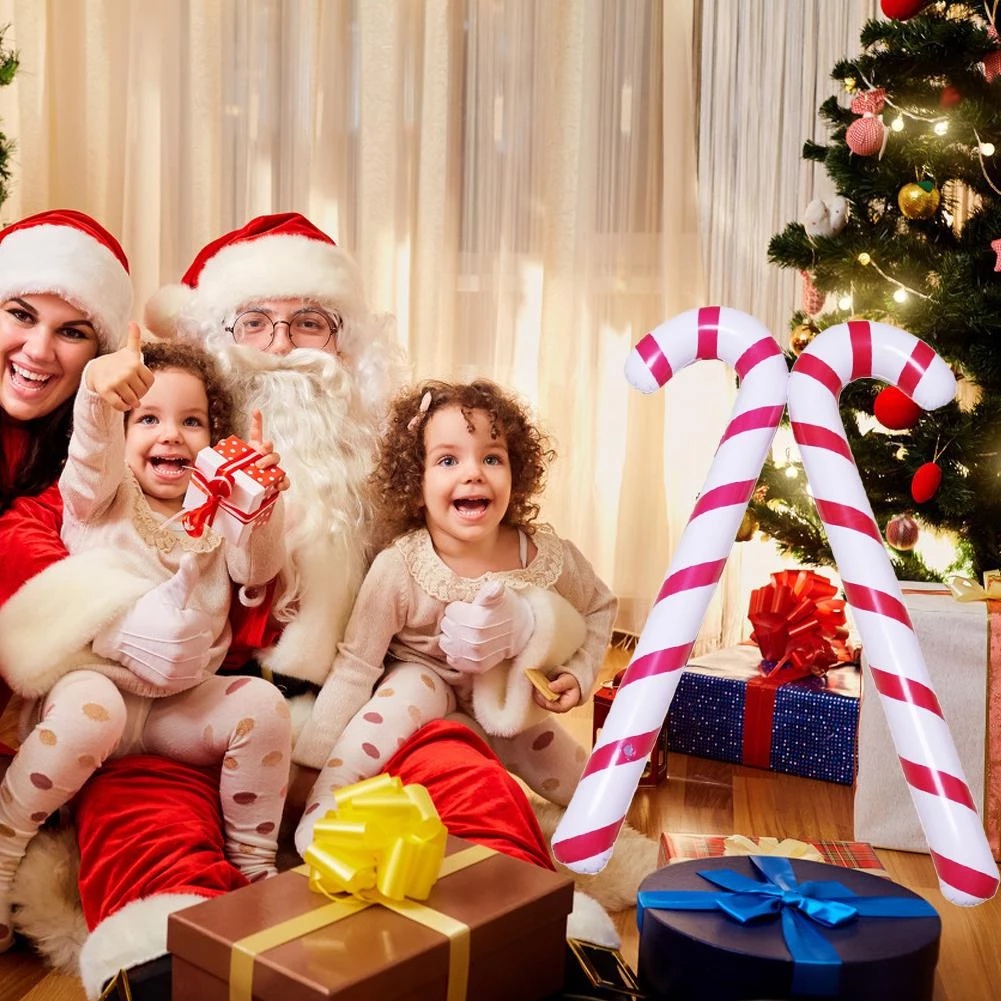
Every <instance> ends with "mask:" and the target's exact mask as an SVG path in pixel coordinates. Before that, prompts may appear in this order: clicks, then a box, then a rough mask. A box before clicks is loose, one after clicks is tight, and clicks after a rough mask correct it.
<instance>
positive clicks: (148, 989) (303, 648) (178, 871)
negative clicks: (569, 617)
mask: <svg viewBox="0 0 1001 1001" xmlns="http://www.w3.org/2000/svg"><path fill="white" fill-rule="evenodd" d="M146 323H147V325H148V326H149V327H150V329H151V330H152V331H153V332H154V333H155V334H157V335H158V336H161V337H180V338H188V339H194V340H197V341H199V342H201V343H203V344H204V345H205V346H206V347H208V348H209V349H210V350H211V351H213V353H214V354H215V355H216V356H217V358H218V359H219V361H220V365H221V367H222V369H223V371H224V373H225V374H227V375H228V376H229V377H230V379H231V380H232V383H233V385H234V388H235V389H236V391H237V396H238V399H239V401H240V402H241V403H242V405H243V410H244V412H245V413H249V412H250V410H251V409H253V408H257V409H260V410H261V411H262V413H263V414H264V418H265V421H266V423H267V425H268V428H269V436H271V437H273V438H274V441H275V445H276V447H277V448H278V449H279V450H280V452H281V454H282V461H283V466H284V467H285V469H286V470H287V472H288V474H289V478H290V480H291V482H292V484H293V487H292V489H291V490H290V491H289V492H288V493H287V494H286V498H287V519H286V522H287V524H288V525H289V526H290V530H289V532H288V534H287V539H286V543H287V547H288V551H289V559H288V561H287V563H286V568H285V570H284V571H283V573H282V574H281V575H280V576H279V578H278V579H277V580H276V581H275V582H274V584H273V586H272V587H271V588H270V589H269V592H268V594H267V595H266V596H264V600H261V601H260V602H259V603H254V602H252V603H251V605H250V606H249V607H247V606H246V605H243V606H239V607H240V608H241V613H240V615H239V616H238V617H237V619H236V621H234V633H235V637H236V642H235V643H234V652H233V656H232V657H231V658H230V663H231V666H233V667H237V668H242V669H246V668H248V667H249V669H251V670H258V671H260V672H261V673H262V674H263V675H264V676H265V677H269V678H271V679H273V680H274V681H275V682H276V684H278V685H279V686H280V687H282V688H283V689H284V690H285V691H286V693H287V694H289V695H290V696H296V695H298V694H300V693H302V692H306V691H308V690H309V688H310V686H313V685H319V684H320V683H322V681H323V680H324V679H325V677H326V674H327V672H328V671H329V668H330V665H331V664H332V662H333V658H334V654H335V651H336V645H337V642H338V640H339V639H340V636H341V633H342V631H343V627H344V624H345V622H346V619H347V616H348V614H349V612H350V609H351V605H352V603H353V601H354V597H355V594H356V592H357V588H358V585H359V583H360V580H361V576H362V574H363V572H364V569H365V566H366V563H367V560H368V558H369V556H370V555H371V554H370V553H369V552H368V532H367V526H368V508H367V505H366V502H365V491H364V483H365V480H366V477H367V475H368V472H369V469H370V464H371V462H372V458H373V456H374V452H375V449H374V445H375V437H376V433H377V429H378V421H379V417H380V415H381V412H382V407H383V405H384V403H385V402H386V400H387V399H388V395H389V393H390V391H391V389H392V388H393V387H394V384H395V383H396V381H397V380H398V377H399V375H400V374H401V370H402V366H401V363H400V362H401V360H400V356H399V352H398V350H397V349H396V348H395V346H394V343H393V339H392V336H391V325H390V324H389V323H388V321H387V320H386V319H384V318H379V317H374V316H373V315H372V314H371V313H370V312H369V311H368V309H367V307H366V305H365V300H364V296H363V294H362V289H361V283H360V280H359V274H358V269H357V266H356V265H355V263H354V262H353V261H352V259H351V258H350V257H349V256H348V255H347V254H346V253H345V252H344V251H343V250H342V249H341V248H339V247H337V246H336V244H335V243H334V241H333V240H331V239H330V237H329V236H327V235H326V234H325V233H323V232H322V231H321V230H319V229H318V228H317V227H315V226H314V225H313V224H312V223H310V222H309V220H307V219H305V218H304V217H303V216H301V215H298V214H295V213H287V214H281V215H272V216H263V217H260V218H258V219H254V220H252V221H251V222H249V223H248V224H247V225H246V226H244V227H242V228H241V229H238V230H236V231H234V232H232V233H227V234H225V235H224V236H222V237H220V238H219V239H218V240H215V241H213V242H212V243H210V244H209V245H208V246H207V247H205V248H204V249H203V250H202V251H201V252H200V253H199V254H198V256H197V257H196V259H195V261H194V262H193V264H192V266H191V267H190V268H189V269H188V271H187V272H186V274H185V275H184V277H183V278H182V280H181V282H180V283H179V284H177V285H171V286H167V287H166V288H164V289H161V290H160V291H159V292H158V293H157V294H156V295H155V296H154V297H153V299H152V300H151V301H150V303H149V304H148V307H147V311H146ZM53 569H54V568H53ZM51 572H52V571H51V570H50V571H46V572H45V573H43V574H42V575H41V576H40V577H39V578H37V579H36V580H33V581H31V582H29V584H28V585H27V586H26V587H24V588H23V589H22V590H21V592H20V593H19V594H18V595H17V596H16V598H15V599H14V600H13V601H10V602H8V603H7V604H6V606H5V607H3V608H2V609H0V634H2V633H3V631H4V630H5V629H8V628H9V629H11V630H15V629H16V623H17V621H18V618H19V614H18V611H17V609H18V605H19V604H22V605H23V607H27V605H25V604H24V603H37V602H38V601H42V600H45V598H44V596H45V594H46V578H47V576H48V575H49V574H50V573H51ZM234 604H235V605H236V604H237V603H234ZM571 612H572V610H571ZM561 614H564V610H561V609H560V608H559V607H556V606H554V608H553V609H552V611H551V614H550V615H549V616H548V617H545V616H544V617H542V621H538V622H537V623H536V625H537V628H538V629H539V630H544V631H546V632H547V633H549V632H551V633H552V635H553V636H554V637H555V636H556V635H557V634H558V632H559V622H560V615H561ZM574 614H575V613H574ZM490 625H492V624H487V626H486V628H483V629H480V630H479V631H477V630H476V629H475V628H473V629H471V631H470V634H469V635H468V636H467V637H466V640H467V642H468V643H470V644H473V645H475V644H477V643H482V644H483V647H482V652H483V653H484V655H486V656H490V655H491V653H492V651H491V650H490V649H487V648H488V647H490V646H491V644H494V643H495V642H496V637H495V635H494V634H495V633H496V629H494V630H491V629H490V628H489V627H490ZM388 770H389V771H391V772H392V773H394V774H397V775H398V776H400V778H402V779H403V780H404V781H405V782H419V783H421V784H423V785H425V786H426V787H427V788H428V790H429V792H430V793H431V795H432V798H433V799H434V801H435V803H436V806H437V807H438V810H439V813H440V814H441V816H442V819H443V820H444V821H445V823H446V825H447V826H448V827H449V829H450V830H451V831H452V832H453V833H455V834H458V835H461V836H464V837H467V838H469V839H471V840H475V841H480V842H482V843H486V844H489V845H490V846H491V847H494V848H496V849H498V850H500V851H504V852H507V853H508V854H512V855H515V856H517V857H520V858H523V859H526V860H528V861H531V862H534V863H536V864H539V865H543V866H549V867H551V862H550V861H549V856H548V852H547V849H546V845H545V843H544V840H543V838H542V835H541V832H540V830H539V827H538V824H537V822H536V820H535V817H534V815H533V814H532V810H531V807H530V804H529V803H528V801H527V799H526V798H525V796H524V794H523V793H522V792H521V789H520V787H518V786H517V784H516V783H515V781H514V780H513V779H512V778H511V777H510V776H508V775H507V773H506V772H505V771H504V770H503V768H502V767H501V766H500V764H499V762H497V760H496V758H494V757H493V755H492V753H491V752H490V751H489V750H488V749H487V747H486V745H485V744H483V743H482V742H480V741H479V738H477V737H476V736H475V735H474V734H473V733H472V732H471V731H470V730H468V729H466V728H465V727H463V726H461V725H459V724H456V723H450V722H438V723H436V724H432V725H431V726H429V727H426V728H425V729H424V730H422V731H420V732H419V733H418V734H417V735H416V736H415V737H414V738H412V739H411V741H409V742H408V743H407V744H406V745H404V747H402V748H401V749H400V751H399V752H398V753H397V755H396V757H395V758H394V759H393V760H392V761H391V762H390V764H389V768H388ZM307 779H308V777H307ZM292 819H293V821H295V820H297V819H298V818H297V817H294V818H292ZM76 821H77V832H78V839H79V844H80V851H81V868H80V891H81V899H82V904H83V911H84V915H85V917H86V921H87V926H88V927H89V928H90V929H91V933H90V935H89V937H88V938H87V941H86V942H85V944H84V947H83V950H82V953H81V957H80V968H81V973H82V977H83V980H84V985H85V988H86V989H87V992H88V995H89V996H91V997H95V996H96V995H97V994H98V993H99V992H100V990H101V988H102V986H103V985H104V984H105V983H106V982H107V980H108V979H109V978H110V977H112V976H113V975H115V974H116V973H117V972H118V970H119V969H120V968H133V973H132V975H130V982H131V985H132V991H133V996H136V995H137V990H136V989H137V987H138V988H139V992H140V996H147V997H156V996H160V995H159V994H158V993H157V991H162V990H163V989H164V985H165V984H166V983H169V965H168V964H167V962H166V961H165V960H164V958H163V954H164V952H165V935H166V924H167V922H166V918H167V915H168V914H169V913H170V912H171V911H173V910H176V909H178V908H179V907H184V906H187V905H189V904H191V903H194V902H197V901H198V900H200V899H203V898H205V897H208V896H213V895H216V894H219V893H223V892H226V891H227V890H229V889H232V888H234V887H235V886H238V885H241V884H242V882H243V880H242V878H241V877H240V875H239V873H237V872H236V871H235V870H234V869H233V868H232V866H230V865H229V864H228V862H226V860H225V858H224V856H223V853H222V833H221V824H220V820H219V816H218V796H217V782H216V779H215V778H214V777H213V776H211V775H209V774H208V773H205V772H202V771H199V770H198V769H192V768H190V766H184V765H179V764H178V763H176V762H173V761H169V760H166V759H160V758H153V757H138V758H131V759H121V760H119V761H116V762H113V763H112V764H111V765H110V766H106V768H105V769H104V770H103V771H102V772H101V773H99V775H98V776H96V777H95V779H94V780H92V782H91V783H89V784H88V786H87V787H85V789H84V791H83V793H82V794H81V796H80V797H79V798H78V801H77V804H76ZM44 868H45V871H46V872H48V870H49V868H51V865H50V864H46V865H45V866H44ZM26 903H27V904H28V906H27V907H24V908H22V911H21V912H20V914H19V921H21V920H24V921H26V922H27V923H28V925H29V926H30V929H31V930H32V931H34V932H39V931H40V930H41V929H42V927H43V926H47V930H48V931H49V932H51V931H52V929H53V927H54V922H53V920H52V918H51V916H49V915H42V914H39V913H38V910H37V908H33V906H32V902H31V901H30V900H29V901H27V902H26ZM580 903H581V904H582V905H583V906H584V907H585V908H587V907H588V906H589V903H590V904H592V905H593V903H594V902H593V901H591V902H587V901H583V900H582V901H580ZM587 927H588V929H589V932H588V937H591V938H592V939H595V940H598V939H599V938H601V937H602V936H604V937H605V939H606V940H614V938H615V933H614V929H613V928H612V926H611V923H610V921H609V919H608V917H607V915H605V914H604V913H603V912H601V910H600V908H596V909H595V912H594V913H593V914H592V916H591V920H590V921H588V922H587ZM599 927H600V931H599ZM54 951H55V950H54V949H49V950H47V952H48V954H49V955H52V954H54ZM137 967H138V968H137ZM144 978H145V979H144Z"/></svg>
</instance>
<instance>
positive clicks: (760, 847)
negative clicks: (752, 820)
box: [723, 834, 824, 862]
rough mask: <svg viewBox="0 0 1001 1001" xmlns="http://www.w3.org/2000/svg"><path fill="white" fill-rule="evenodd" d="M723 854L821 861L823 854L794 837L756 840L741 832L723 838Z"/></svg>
mask: <svg viewBox="0 0 1001 1001" xmlns="http://www.w3.org/2000/svg"><path fill="white" fill-rule="evenodd" d="M723 854H724V855H779V856H781V857H783V858H798V859H805V860H807V861H809V862H823V861H824V856H823V855H821V854H820V852H819V851H817V849H816V847H815V846H814V845H811V844H808V843H807V842H806V841H797V840H796V839H795V838H783V839H782V841H779V839H778V838H758V840H757V842H755V841H752V840H751V839H750V838H748V837H745V836H744V835H743V834H731V835H730V836H729V837H728V838H724V839H723Z"/></svg>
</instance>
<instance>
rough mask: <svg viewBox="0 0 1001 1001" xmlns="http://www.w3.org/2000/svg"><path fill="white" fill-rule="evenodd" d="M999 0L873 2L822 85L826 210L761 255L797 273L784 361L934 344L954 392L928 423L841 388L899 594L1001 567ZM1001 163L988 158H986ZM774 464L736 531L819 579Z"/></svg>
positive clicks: (814, 525) (812, 531)
mask: <svg viewBox="0 0 1001 1001" xmlns="http://www.w3.org/2000/svg"><path fill="white" fill-rule="evenodd" d="M998 6H999V0H988V2H987V3H984V4H982V5H979V6H976V5H972V4H964V3H952V2H938V3H932V4H927V3H920V2H914V0H910V2H908V0H883V4H882V9H883V12H884V14H886V15H887V18H885V19H884V18H877V19H873V20H870V21H868V22H867V23H866V24H865V26H864V28H863V30H862V34H861V36H860V40H861V45H862V52H861V54H860V55H859V56H858V57H857V58H855V59H852V60H842V61H841V62H839V63H838V64H837V65H836V66H835V67H834V69H833V71H832V73H831V76H832V78H833V79H834V80H836V81H837V82H838V83H839V84H840V87H841V90H840V93H837V94H834V95H833V96H832V97H831V98H829V99H828V100H827V101H825V103H824V104H823V105H822V106H821V108H820V115H821V117H822V119H823V120H824V122H825V123H826V125H827V126H828V128H829V131H830V140H829V142H828V144H827V145H821V144H819V143H815V142H812V141H808V142H807V143H806V144H805V146H804V148H803V157H804V159H807V160H811V161H816V162H817V163H821V164H823V165H824V169H825V170H826V172H827V175H828V177H829V178H830V179H831V181H832V182H833V184H834V187H835V189H836V192H837V194H836V195H835V196H833V197H832V198H830V199H828V200H826V201H823V200H819V199H818V200H815V201H814V202H812V203H810V205H809V206H807V208H806V211H805V212H804V215H803V219H802V221H798V222H793V223H790V224H789V225H788V226H787V227H786V228H785V229H784V230H783V231H782V232H781V233H779V234H777V235H776V236H774V237H773V238H772V240H771V242H770V244H769V248H768V254H769V259H770V260H771V261H772V262H773V263H775V264H778V265H779V266H781V267H786V268H795V269H797V270H798V271H799V272H801V274H802V279H803V301H802V306H801V308H800V309H799V310H797V311H796V312H795V313H794V314H793V316H792V318H791V324H790V327H791V330H792V333H791V335H790V342H789V347H790V359H789V360H790V362H792V361H793V360H794V358H793V357H792V356H795V355H796V354H797V353H798V352H800V351H802V350H803V348H804V347H805V345H806V344H807V343H809V340H810V339H811V338H812V337H813V336H815V334H816V333H817V332H818V331H820V330H823V329H824V328H825V327H828V326H830V325H832V324H838V323H844V322H846V321H848V320H851V319H867V320H876V321H880V322H883V323H889V324H893V325H895V326H898V327H902V328H903V329H905V330H907V331H910V333H912V334H914V335H915V336H916V337H919V338H921V339H922V340H924V341H925V342H927V343H928V344H930V345H931V346H932V347H933V348H934V349H935V351H936V352H938V354H940V355H941V356H942V357H943V358H944V359H945V360H946V361H947V362H948V363H949V364H950V365H951V366H952V368H953V371H954V372H955V374H956V376H957V379H958V380H959V392H958V393H957V398H956V400H955V401H953V402H952V403H951V404H949V405H948V406H946V407H943V408H941V409H940V410H936V411H934V412H931V413H924V412H923V411H921V410H919V409H918V408H917V407H916V405H915V404H913V403H912V402H911V401H910V400H909V399H908V398H907V397H906V396H904V395H903V394H902V393H901V392H900V391H899V390H898V389H896V388H895V387H889V386H884V385H882V384H879V383H876V382H873V381H872V380H860V381H857V382H854V383H852V384H850V385H849V386H847V387H846V389H845V391H844V393H843V394H842V397H841V414H842V418H843V420H844V424H845V431H846V433H847V436H848V441H849V443H850V445H851V448H852V453H853V455H854V456H855V462H856V465H857V466H858V469H859V471H860V473H861V475H862V479H863V482H864V483H865V484H866V491H867V494H868V496H869V500H870V502H871V504H872V508H873V513H874V514H875V517H876V523H877V525H879V527H880V529H881V530H882V531H884V533H885V537H886V538H887V542H888V547H889V548H888V551H889V554H890V556H891V558H892V559H893V562H894V567H895V570H896V572H897V576H898V577H899V578H900V579H909V580H931V579H936V578H939V577H941V575H942V572H943V570H949V571H958V572H962V573H967V574H970V575H974V576H976V577H979V575H980V574H981V572H982V571H984V570H987V569H994V568H998V567H1001V43H999V40H998V32H997V29H996V27H995V16H996V15H997V14H998ZM995 147H997V152H995ZM797 458H798V456H794V457H791V459H784V458H782V457H780V458H779V459H778V460H776V461H769V463H768V464H767V466H766V468H765V470H764V472H763V474H762V480H761V483H760V484H759V488H758V490H757V491H756V493H755V497H754V500H753V501H752V503H751V507H750V508H749V511H748V515H747V518H746V519H745V526H744V528H745V537H746V534H747V532H746V530H747V529H748V528H750V529H751V530H753V527H754V522H755V521H757V523H758V525H759V526H760V528H761V530H762V531H763V532H765V533H766V534H767V535H769V536H771V537H773V538H774V539H775V540H776V542H777V544H778V546H779V548H780V550H781V551H782V552H783V553H785V554H787V555H789V556H791V557H793V558H795V559H796V560H797V561H798V562H800V563H802V564H805V565H807V566H821V565H825V564H831V563H832V562H833V561H832V558H831V554H830V550H829V548H828V545H827V539H826V535H825V533H824V530H823V526H822V525H821V522H820V520H819V517H818V515H817V512H816V509H815V507H814V506H813V502H812V500H811V498H810V497H809V495H808V493H807V490H806V480H805V477H804V475H803V472H802V467H801V466H800V465H799V464H798V462H797V461H796V460H797ZM922 529H924V530H925V531H928V532H929V533H932V534H933V533H943V534H944V535H945V537H946V538H948V539H949V540H950V541H951V542H952V543H953V544H954V550H949V552H950V554H952V557H954V558H952V559H951V563H950V566H948V567H941V566H940V567H939V568H938V569H937V570H935V569H933V568H931V567H930V566H929V565H928V563H927V562H926V561H925V559H923V558H922V556H921V555H920V554H919V552H916V551H915V544H916V543H917V544H918V549H920V541H919V540H920V536H921V535H922Z"/></svg>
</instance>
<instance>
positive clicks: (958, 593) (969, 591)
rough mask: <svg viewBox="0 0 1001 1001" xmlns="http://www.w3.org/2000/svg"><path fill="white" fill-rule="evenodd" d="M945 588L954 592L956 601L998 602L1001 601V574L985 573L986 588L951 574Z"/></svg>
mask: <svg viewBox="0 0 1001 1001" xmlns="http://www.w3.org/2000/svg"><path fill="white" fill-rule="evenodd" d="M945 586H946V587H947V588H948V589H949V590H950V591H951V592H952V596H953V597H954V598H955V599H956V601H988V600H990V601H997V600H1001V573H999V572H998V571H997V570H987V571H985V572H984V586H983V587H981V586H980V585H979V584H978V583H977V582H976V581H975V580H970V578H969V577H962V576H960V575H959V574H951V575H950V576H948V577H946V579H945Z"/></svg>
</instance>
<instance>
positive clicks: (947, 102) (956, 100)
mask: <svg viewBox="0 0 1001 1001" xmlns="http://www.w3.org/2000/svg"><path fill="white" fill-rule="evenodd" d="M962 101H963V95H962V93H961V91H960V89H959V88H958V87H954V86H953V85H952V84H951V83H950V84H949V85H948V86H946V87H943V88H942V93H941V94H939V95H938V105H939V107H940V108H945V109H948V108H955V107H956V105H957V104H961V103H962Z"/></svg>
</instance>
